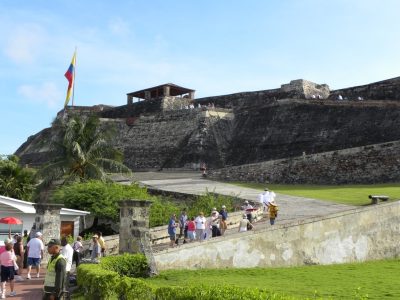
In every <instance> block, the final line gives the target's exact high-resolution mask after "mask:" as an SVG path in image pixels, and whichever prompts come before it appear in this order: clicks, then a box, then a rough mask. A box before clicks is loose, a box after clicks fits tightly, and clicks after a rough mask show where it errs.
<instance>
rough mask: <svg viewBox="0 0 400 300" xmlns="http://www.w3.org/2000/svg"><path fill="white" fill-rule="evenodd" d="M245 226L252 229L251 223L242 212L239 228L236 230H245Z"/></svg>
mask: <svg viewBox="0 0 400 300" xmlns="http://www.w3.org/2000/svg"><path fill="white" fill-rule="evenodd" d="M247 228H249V229H253V228H254V226H253V224H251V223H250V221H249V219H248V218H247V215H246V214H243V219H242V220H241V221H240V222H239V230H238V232H245V231H247Z"/></svg>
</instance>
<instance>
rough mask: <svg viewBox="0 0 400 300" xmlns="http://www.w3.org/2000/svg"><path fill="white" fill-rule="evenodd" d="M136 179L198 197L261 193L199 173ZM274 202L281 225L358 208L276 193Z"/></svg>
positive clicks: (151, 174) (254, 198)
mask: <svg viewBox="0 0 400 300" xmlns="http://www.w3.org/2000/svg"><path fill="white" fill-rule="evenodd" d="M134 178H135V180H137V181H139V182H141V183H142V184H145V185H146V186H151V187H154V188H157V189H160V190H166V191H174V192H182V193H190V194H195V195H201V194H204V193H205V192H206V191H207V190H208V191H209V192H215V193H219V194H223V195H228V196H236V197H240V198H243V199H247V200H251V201H257V195H258V194H260V193H261V192H262V191H260V190H256V189H251V188H245V187H240V186H236V185H232V184H227V183H222V182H216V181H211V180H207V179H203V178H202V177H201V175H200V173H199V172H143V173H140V172H136V173H135V174H134ZM275 200H276V202H277V203H278V205H279V217H278V218H277V220H276V221H277V222H279V223H288V222H290V221H295V220H301V219H308V218H313V217H320V216H324V215H329V214H332V213H336V212H340V211H345V210H349V209H354V208H355V207H354V206H349V205H344V204H336V203H333V202H327V201H320V200H315V199H310V198H303V197H296V196H289V195H283V194H278V193H276V199H275Z"/></svg>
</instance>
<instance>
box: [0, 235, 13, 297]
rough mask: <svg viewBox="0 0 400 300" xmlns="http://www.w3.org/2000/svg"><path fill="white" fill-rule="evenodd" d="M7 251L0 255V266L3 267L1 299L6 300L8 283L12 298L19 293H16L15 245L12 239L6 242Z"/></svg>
mask: <svg viewBox="0 0 400 300" xmlns="http://www.w3.org/2000/svg"><path fill="white" fill-rule="evenodd" d="M4 244H5V251H4V252H2V253H1V254H0V265H1V273H0V278H1V293H0V299H5V298H6V283H7V281H8V282H9V283H10V289H11V292H10V294H9V296H10V297H13V296H15V295H16V294H17V293H16V292H15V291H14V274H15V267H14V266H15V263H16V257H15V254H14V251H13V244H12V241H11V239H6V240H5V241H4Z"/></svg>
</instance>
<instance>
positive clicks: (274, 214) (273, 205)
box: [268, 200, 278, 225]
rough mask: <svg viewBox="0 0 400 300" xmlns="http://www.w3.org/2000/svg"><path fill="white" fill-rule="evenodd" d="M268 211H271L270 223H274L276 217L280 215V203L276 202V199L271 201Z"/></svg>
mask: <svg viewBox="0 0 400 300" xmlns="http://www.w3.org/2000/svg"><path fill="white" fill-rule="evenodd" d="M268 212H269V223H270V224H271V225H274V224H275V219H276V217H277V216H278V205H277V204H276V202H275V200H273V201H270V202H269V206H268Z"/></svg>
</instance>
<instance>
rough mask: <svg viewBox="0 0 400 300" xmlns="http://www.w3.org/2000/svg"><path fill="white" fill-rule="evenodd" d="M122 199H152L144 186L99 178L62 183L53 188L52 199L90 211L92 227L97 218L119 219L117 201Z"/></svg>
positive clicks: (70, 206)
mask: <svg viewBox="0 0 400 300" xmlns="http://www.w3.org/2000/svg"><path fill="white" fill-rule="evenodd" d="M123 199H142V200H146V199H152V197H151V196H150V195H149V194H148V193H147V189H146V188H141V187H139V186H138V185H137V184H130V185H122V184H118V183H113V182H102V181H100V180H89V181H86V182H81V183H73V184H71V185H64V186H61V187H59V188H58V189H56V190H55V192H54V193H53V195H52V200H53V201H54V202H57V203H63V204H64V205H65V206H66V207H67V208H72V209H80V210H87V211H90V212H91V214H92V215H94V216H95V221H94V224H93V227H96V226H97V222H98V218H105V219H109V220H112V221H114V222H115V221H118V219H119V205H118V201H119V200H123Z"/></svg>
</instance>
